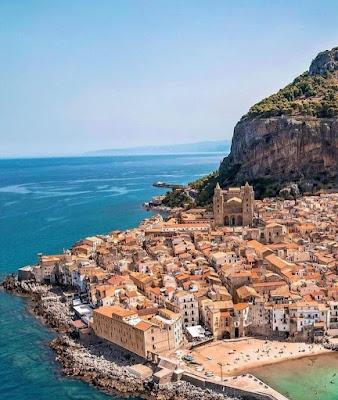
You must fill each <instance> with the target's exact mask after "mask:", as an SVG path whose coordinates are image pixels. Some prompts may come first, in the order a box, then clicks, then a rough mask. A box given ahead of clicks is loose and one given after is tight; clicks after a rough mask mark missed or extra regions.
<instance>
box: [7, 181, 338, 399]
mask: <svg viewBox="0 0 338 400" xmlns="http://www.w3.org/2000/svg"><path fill="white" fill-rule="evenodd" d="M337 215H338V194H337V193H324V192H323V193H318V194H315V195H308V196H303V197H300V196H299V197H295V198H289V199H279V198H265V199H263V200H255V193H254V188H253V187H252V186H250V185H249V184H245V185H243V186H241V187H233V188H228V189H226V190H224V189H221V188H220V186H219V185H218V184H217V185H216V188H215V191H214V196H213V204H212V207H206V208H188V209H183V208H181V209H177V208H175V210H173V211H172V212H171V213H169V215H168V216H167V217H166V218H163V217H162V216H161V215H153V216H152V217H150V218H148V219H146V220H144V221H142V222H141V224H140V225H139V226H138V227H136V228H134V229H129V230H126V231H112V232H109V233H108V234H105V235H97V236H92V237H87V238H85V239H83V240H80V241H79V242H77V243H75V244H74V245H73V246H72V248H71V249H69V250H65V251H64V252H63V253H62V254H55V255H44V254H39V255H38V262H37V264H36V265H28V266H24V267H22V268H20V269H19V271H18V275H17V277H16V278H15V279H16V285H19V286H20V287H21V288H22V287H25V285H26V287H31V288H34V287H39V288H41V287H46V288H48V290H50V288H58V289H59V292H61V293H62V294H61V295H60V297H58V298H60V299H61V300H62V307H63V310H64V313H65V315H67V318H68V319H69V321H70V322H69V323H70V325H71V326H72V329H73V330H72V332H73V333H74V332H76V335H77V337H78V338H80V339H81V338H82V339H83V340H88V337H90V338H91V340H94V339H95V340H101V341H103V343H105V345H106V346H108V347H109V345H112V346H115V347H116V346H117V347H118V348H121V349H123V350H125V351H126V352H128V354H131V355H133V356H135V357H136V358H137V360H138V363H137V364H135V365H134V366H130V368H134V370H133V373H134V374H136V376H138V377H140V376H144V377H147V378H149V376H152V379H154V381H155V382H156V383H158V384H160V385H168V384H171V383H172V382H177V381H179V380H180V379H183V380H185V381H187V382H190V383H192V384H196V385H197V386H198V387H209V388H210V387H212V389H216V391H220V390H219V387H217V384H219V385H223V386H222V389H221V391H223V393H227V394H229V395H233V396H238V397H241V395H243V396H244V398H245V395H246V396H247V397H246V398H256V399H285V397H284V396H282V395H280V394H279V393H277V392H275V391H274V390H273V389H271V388H269V387H268V386H267V385H265V384H264V383H263V382H260V381H259V380H258V379H257V378H255V377H254V376H253V375H252V374H248V373H247V372H248V371H250V369H253V368H255V367H257V366H260V365H264V364H269V363H274V362H278V361H283V360H288V359H290V358H297V357H303V356H306V355H312V354H320V353H322V352H329V351H331V349H337V343H338V342H337V339H335V338H336V337H337V336H338V244H337V236H338V219H337ZM46 290H47V289H46ZM48 293H49V292H48ZM86 338H87V339H86ZM147 365H148V367H147ZM149 365H156V368H155V369H152V370H151V369H149ZM207 383H208V384H209V385H213V386H207ZM245 390H247V392H245V393H246V394H245V393H244V392H243V391H245ZM243 393H244V394H243ZM248 393H250V395H251V396H252V397H249V396H248Z"/></svg>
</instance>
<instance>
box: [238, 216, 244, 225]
mask: <svg viewBox="0 0 338 400" xmlns="http://www.w3.org/2000/svg"><path fill="white" fill-rule="evenodd" d="M237 225H239V226H241V225H243V217H242V216H241V215H238V216H237Z"/></svg>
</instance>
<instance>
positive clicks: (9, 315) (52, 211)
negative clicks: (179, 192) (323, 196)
mask: <svg viewBox="0 0 338 400" xmlns="http://www.w3.org/2000/svg"><path fill="white" fill-rule="evenodd" d="M221 158H222V156H221V155H216V154H212V155H207V154H204V155H179V156H139V157H138V156H133V157H126V156H121V157H86V158H85V157H83V158H44V159H15V160H14V159H13V160H9V159H8V160H0V237H1V244H0V279H1V277H3V276H4V275H5V274H8V273H10V272H14V271H16V269H17V268H18V267H20V266H22V265H26V264H29V263H33V262H35V261H36V254H37V253H38V252H43V253H53V252H60V251H62V249H63V248H67V247H69V246H70V245H71V244H72V243H74V242H75V241H77V240H79V239H80V238H82V237H85V236H88V235H93V234H98V233H105V232H108V231H110V230H113V229H126V228H129V227H133V226H135V225H137V224H138V223H139V222H140V221H141V220H142V219H143V218H145V217H147V216H149V213H148V212H147V211H145V210H144V209H143V208H142V203H143V202H144V201H147V200H149V199H150V198H151V197H152V196H154V195H157V194H161V193H163V189H157V188H154V187H152V183H153V182H155V181H158V180H162V181H168V182H174V183H176V182H177V183H186V182H189V181H191V180H194V179H196V178H198V177H199V176H201V175H204V174H205V173H208V172H210V171H212V170H214V169H216V168H217V167H218V165H219V162H220V160H221ZM52 337H53V333H52V332H50V331H49V330H48V329H46V328H45V327H44V326H42V325H41V324H40V323H39V322H38V321H37V320H35V319H34V318H33V317H32V316H31V315H29V314H28V313H26V312H25V300H23V299H21V298H18V297H14V296H10V295H8V294H5V293H4V292H1V291H0V399H1V400H33V399H34V400H50V399H55V400H70V399H79V400H87V399H88V400H89V399H90V400H105V399H108V398H111V397H109V396H106V395H104V394H102V393H100V392H99V391H97V390H96V389H94V388H92V387H90V386H88V385H87V384H85V383H82V382H80V381H77V380H70V379H66V378H63V377H62V376H61V374H60V371H59V370H58V365H57V364H56V363H55V362H54V361H53V353H52V352H51V350H50V349H49V348H48V345H47V343H48V341H49V340H51V338H52Z"/></svg>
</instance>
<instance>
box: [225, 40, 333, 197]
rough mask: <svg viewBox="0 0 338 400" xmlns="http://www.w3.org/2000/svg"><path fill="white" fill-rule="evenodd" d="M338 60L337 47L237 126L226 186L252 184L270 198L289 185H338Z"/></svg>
mask: <svg viewBox="0 0 338 400" xmlns="http://www.w3.org/2000/svg"><path fill="white" fill-rule="evenodd" d="M337 60H338V48H337V47H336V48H334V49H332V50H331V51H326V52H323V53H320V54H319V55H318V56H317V57H316V58H315V59H314V61H313V62H312V64H311V66H310V69H309V72H308V73H305V74H303V75H301V76H300V77H298V78H296V80H295V81H294V82H293V83H292V84H290V85H288V86H287V87H286V88H284V89H282V90H280V91H279V92H278V93H277V94H275V95H272V96H270V97H269V98H267V99H264V100H262V102H260V103H257V105H255V106H253V107H252V108H251V109H250V111H249V112H248V114H247V115H245V116H244V117H243V118H242V119H241V120H240V121H239V122H238V123H237V125H236V127H235V129H234V135H233V139H232V145H231V152H230V154H229V156H228V157H226V158H225V159H224V160H223V162H222V163H221V166H220V169H219V175H218V180H219V181H220V183H221V185H222V186H223V187H226V186H229V185H234V184H236V185H237V184H243V183H244V182H245V181H249V182H251V183H252V184H253V185H254V186H255V191H258V196H264V195H275V194H277V193H278V191H279V190H280V189H281V188H282V187H283V185H285V184H287V183H288V182H297V183H298V184H300V185H303V190H304V191H308V190H316V189H319V188H321V187H336V186H338V182H337V175H338V94H337V93H338V71H337V69H338V61H337Z"/></svg>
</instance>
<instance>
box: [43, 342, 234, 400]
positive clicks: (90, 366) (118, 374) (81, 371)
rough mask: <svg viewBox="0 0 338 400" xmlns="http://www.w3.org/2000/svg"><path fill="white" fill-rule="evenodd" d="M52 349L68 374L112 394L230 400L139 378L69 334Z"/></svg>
mask: <svg viewBox="0 0 338 400" xmlns="http://www.w3.org/2000/svg"><path fill="white" fill-rule="evenodd" d="M50 346H51V348H52V349H53V350H54V351H55V352H56V354H57V356H56V359H57V361H59V362H60V363H61V365H62V370H63V373H64V374H65V375H67V376H72V377H76V378H80V379H81V380H83V381H85V382H87V383H89V384H92V385H94V386H96V387H98V388H100V389H101V390H103V391H105V392H107V393H109V394H116V393H120V394H123V395H126V396H130V395H132V396H141V397H143V398H146V399H161V400H174V399H175V400H184V399H189V400H190V399H191V400H195V399H196V400H197V399H198V400H221V399H222V400H224V399H230V398H229V397H227V396H223V395H221V394H217V393H214V392H212V391H210V390H203V389H200V388H198V387H195V386H193V385H191V384H189V383H187V382H174V383H171V384H169V385H165V386H164V385H163V386H161V385H158V384H156V383H155V382H153V380H152V379H151V378H148V379H146V380H141V379H138V378H136V377H135V376H134V375H132V374H131V373H130V372H129V371H128V369H127V367H124V366H120V365H118V364H116V363H114V362H112V361H108V360H107V359H106V358H105V357H104V356H103V355H101V356H99V355H94V354H92V353H90V351H89V350H88V349H87V348H86V347H84V346H82V345H81V344H80V343H78V342H76V341H75V340H74V339H71V338H69V337H68V336H67V335H62V336H59V337H57V338H56V339H54V340H53V341H52V342H51V344H50Z"/></svg>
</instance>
